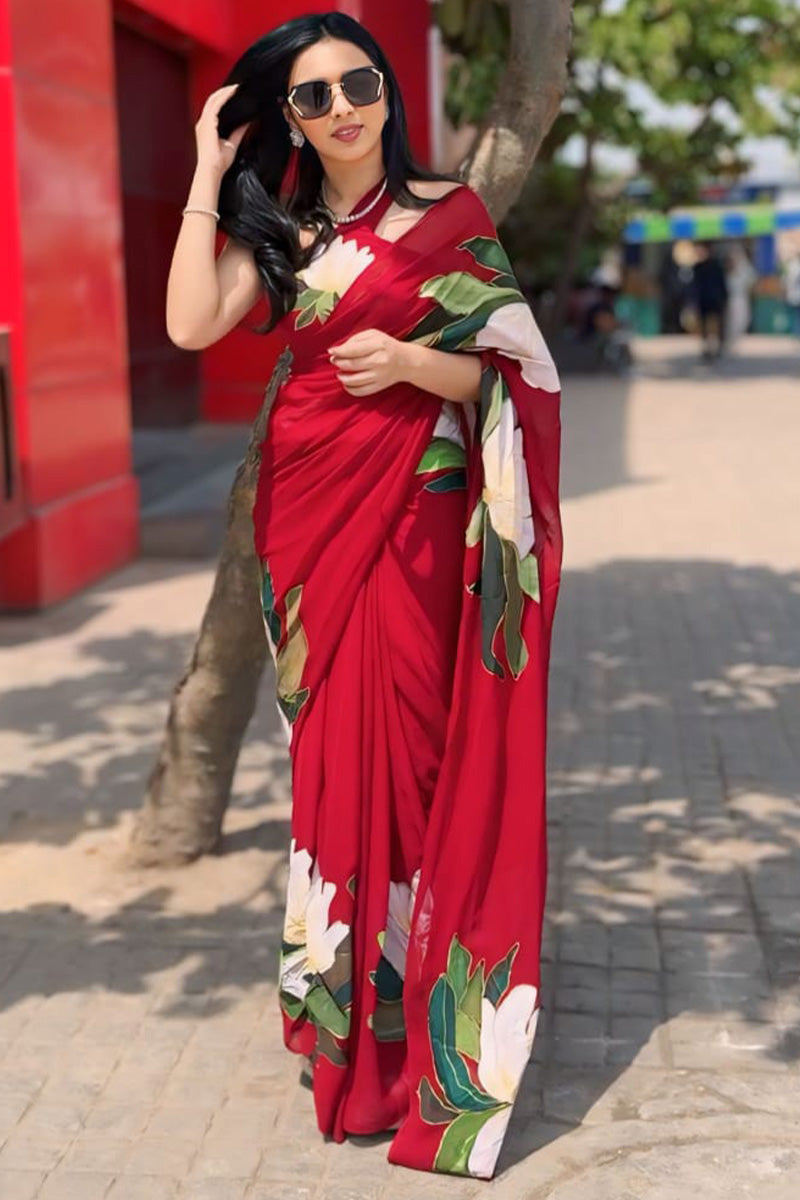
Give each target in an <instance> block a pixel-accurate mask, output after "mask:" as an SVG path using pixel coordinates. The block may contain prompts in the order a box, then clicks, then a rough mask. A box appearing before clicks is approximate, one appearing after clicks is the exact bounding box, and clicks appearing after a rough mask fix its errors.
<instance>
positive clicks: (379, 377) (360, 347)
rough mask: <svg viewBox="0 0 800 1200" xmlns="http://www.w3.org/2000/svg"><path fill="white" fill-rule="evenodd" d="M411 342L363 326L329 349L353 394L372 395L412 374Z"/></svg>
mask: <svg viewBox="0 0 800 1200" xmlns="http://www.w3.org/2000/svg"><path fill="white" fill-rule="evenodd" d="M408 349H409V344H408V343H407V342H401V341H400V340H399V339H398V338H394V337H392V336H391V334H389V333H384V332H383V330H382V329H360V330H359V331H358V333H354V334H353V335H352V337H349V338H346V339H345V341H343V342H340V343H339V345H338V346H330V347H329V348H328V357H329V358H330V361H331V363H332V364H333V366H335V367H337V368H338V369H337V378H338V379H340V380H341V383H342V387H343V388H345V389H346V391H348V392H350V393H351V394H352V395H353V396H370V395H372V393H373V392H380V391H381V390H382V389H383V388H386V387H391V385H392V384H393V383H400V382H401V381H402V380H404V379H406V378H407V377H408V374H407V372H408V364H409V359H408Z"/></svg>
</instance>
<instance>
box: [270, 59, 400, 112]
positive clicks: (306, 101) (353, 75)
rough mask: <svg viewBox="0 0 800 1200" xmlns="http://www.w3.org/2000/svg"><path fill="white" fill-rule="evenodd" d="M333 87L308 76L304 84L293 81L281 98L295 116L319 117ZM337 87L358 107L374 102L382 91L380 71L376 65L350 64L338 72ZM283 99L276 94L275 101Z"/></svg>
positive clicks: (324, 80) (325, 110)
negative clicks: (351, 66)
mask: <svg viewBox="0 0 800 1200" xmlns="http://www.w3.org/2000/svg"><path fill="white" fill-rule="evenodd" d="M336 86H337V85H336V84H335V83H333V84H331V83H328V81H327V79H309V80H307V81H306V82H305V83H296V84H295V85H294V87H293V88H291V90H290V91H289V93H288V95H287V96H286V97H285V99H286V100H287V101H288V103H289V104H291V106H292V108H293V109H294V111H295V112H296V113H297V115H298V116H299V117H305V118H306V120H308V119H309V118H313V117H323V116H324V115H325V113H326V112H328V111H329V109H330V107H331V105H332V104H333V89H334V88H335V87H336ZM339 86H340V87H341V89H342V91H343V92H344V94H345V96H347V99H348V100H349V101H350V103H351V104H355V105H358V106H359V107H361V106H363V105H365V104H374V103H375V101H376V100H379V99H380V97H381V93H382V92H383V72H382V71H379V70H378V68H377V67H353V69H352V70H351V71H345V73H344V75H342V77H341V79H340V81H339ZM283 100H284V97H283V96H279V97H278V101H279V103H280V102H282V101H283Z"/></svg>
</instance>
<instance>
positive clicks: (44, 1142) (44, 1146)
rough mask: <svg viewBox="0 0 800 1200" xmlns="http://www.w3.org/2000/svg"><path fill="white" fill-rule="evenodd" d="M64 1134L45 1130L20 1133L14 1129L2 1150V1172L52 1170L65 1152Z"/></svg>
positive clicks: (0, 1152) (0, 1155) (0, 1151)
mask: <svg viewBox="0 0 800 1200" xmlns="http://www.w3.org/2000/svg"><path fill="white" fill-rule="evenodd" d="M64 1150H65V1141H64V1136H63V1135H62V1134H59V1133H58V1132H56V1133H55V1134H54V1135H48V1134H47V1133H46V1132H45V1131H44V1130H38V1131H35V1132H33V1133H29V1134H20V1133H19V1132H18V1130H14V1131H13V1132H12V1133H11V1134H10V1135H9V1136H8V1138H7V1139H6V1143H5V1145H4V1146H3V1148H2V1150H0V1174H1V1173H2V1172H3V1171H4V1170H8V1169H14V1170H36V1171H52V1170H53V1169H54V1168H55V1166H56V1165H57V1164H58V1161H59V1159H60V1158H61V1157H62V1155H63V1154H64Z"/></svg>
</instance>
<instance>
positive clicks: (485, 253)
mask: <svg viewBox="0 0 800 1200" xmlns="http://www.w3.org/2000/svg"><path fill="white" fill-rule="evenodd" d="M458 249H459V250H468V251H469V253H470V254H471V255H472V257H473V258H474V259H475V261H476V262H477V263H480V265H481V266H482V267H486V268H487V269H488V270H491V271H496V272H497V274H496V275H495V276H494V278H493V280H492V283H493V284H499V285H500V286H501V287H509V288H515V289H516V291H517V292H519V294H520V295H522V292H521V289H520V286H519V280H518V279H517V277H516V275H515V274H514V269H513V267H512V266H511V261H510V259H509V257H508V255H507V254H506V252H505V249H504V247H503V245H502V243H501V242H500V240H499V239H498V238H493V237H483V236H481V237H472V238H467V240H466V241H464V242H459V245H458Z"/></svg>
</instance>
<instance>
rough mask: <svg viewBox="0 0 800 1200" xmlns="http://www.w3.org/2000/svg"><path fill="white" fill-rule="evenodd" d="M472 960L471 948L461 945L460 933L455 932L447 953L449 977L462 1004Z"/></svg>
mask: <svg viewBox="0 0 800 1200" xmlns="http://www.w3.org/2000/svg"><path fill="white" fill-rule="evenodd" d="M470 962H471V958H470V953H469V950H467V948H466V947H465V946H462V945H461V942H460V941H459V940H458V934H457V933H456V934H454V935H453V937H452V939H451V941H450V950H449V952H448V955H447V978H448V979H449V980H450V983H451V984H452V986H453V991H454V992H455V996H456V1003H457V1004H461V1001H462V998H463V996H464V993H465V992H466V990H467V972H468V971H469V966H470Z"/></svg>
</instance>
